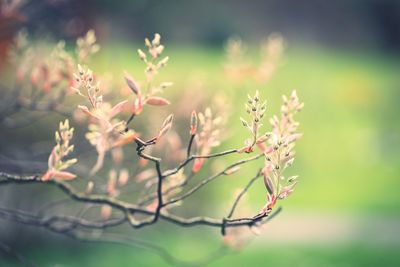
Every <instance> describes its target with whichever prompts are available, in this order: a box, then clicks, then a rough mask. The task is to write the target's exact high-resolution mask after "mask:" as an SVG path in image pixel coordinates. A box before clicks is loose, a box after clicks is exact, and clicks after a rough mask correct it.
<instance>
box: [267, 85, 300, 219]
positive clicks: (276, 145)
mask: <svg viewBox="0 0 400 267" xmlns="http://www.w3.org/2000/svg"><path fill="white" fill-rule="evenodd" d="M303 106H304V103H301V102H300V101H299V99H298V97H297V94H296V91H293V92H292V94H291V96H290V97H289V98H288V97H286V96H283V105H282V107H281V118H280V119H279V118H278V117H277V116H273V117H272V118H271V119H270V123H271V125H272V132H271V134H270V137H269V138H268V141H267V142H268V147H267V148H266V147H263V149H264V150H263V151H264V154H265V167H264V169H263V175H264V183H265V187H266V189H267V191H268V197H267V199H268V201H267V205H266V206H265V207H264V208H263V212H264V213H269V212H270V211H271V210H272V208H273V207H274V205H275V203H276V201H277V200H278V199H284V198H286V197H287V196H288V195H289V194H291V193H292V192H293V189H294V186H295V185H296V183H297V176H290V177H285V176H283V174H284V171H285V170H286V169H287V168H288V167H290V166H291V165H292V164H293V161H294V155H295V152H294V150H293V149H294V146H295V142H296V140H298V139H299V138H300V137H301V134H300V133H297V132H296V130H297V128H298V126H299V123H298V122H297V121H295V120H294V115H295V114H296V113H297V112H299V111H300V110H301V109H302V108H303Z"/></svg>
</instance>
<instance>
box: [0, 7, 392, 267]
mask: <svg viewBox="0 0 400 267" xmlns="http://www.w3.org/2000/svg"><path fill="white" fill-rule="evenodd" d="M39 3H40V4H39ZM35 5H37V6H35ZM22 12H24V9H22ZM25 12H26V14H28V21H27V22H26V23H25V25H24V26H25V27H27V28H28V29H29V31H30V32H31V33H32V34H33V35H34V36H43V35H45V36H54V37H55V38H59V37H61V38H65V39H67V40H68V39H69V38H73V37H74V36H77V35H81V34H82V33H83V32H85V31H86V30H87V29H88V28H92V27H94V28H95V29H96V31H97V32H98V33H99V38H100V41H101V44H102V51H101V53H100V54H99V55H97V56H95V58H94V61H93V62H92V66H91V67H92V68H93V69H94V70H95V71H97V72H99V73H112V74H113V75H114V76H115V77H121V74H122V72H123V70H128V71H129V72H130V73H132V74H134V75H136V76H137V77H143V65H142V64H141V62H140V61H138V59H137V56H136V49H137V48H142V46H143V45H142V43H141V42H139V41H140V40H141V39H142V38H143V37H144V36H152V34H153V33H154V32H160V33H161V34H162V36H163V41H164V42H163V43H164V44H165V45H166V47H167V48H166V51H165V54H166V55H169V57H170V62H169V65H168V67H167V68H166V69H165V70H163V72H162V73H161V74H160V80H169V81H172V82H174V86H173V87H172V88H170V89H168V90H169V91H168V92H167V93H166V95H167V96H168V97H170V98H172V99H179V97H180V96H182V95H183V94H184V93H183V92H184V91H185V90H198V91H196V92H195V94H199V95H204V96H205V98H208V99H210V102H211V101H212V98H213V96H214V95H216V94H223V95H224V96H225V98H226V105H227V107H226V109H227V110H228V113H229V120H228V122H227V124H226V125H227V126H226V128H227V141H226V142H224V143H223V145H222V147H220V148H218V149H217V150H219V149H223V148H231V147H238V146H241V145H242V143H243V140H244V136H245V135H246V132H245V129H243V127H241V125H240V122H239V119H238V118H239V116H244V115H245V112H244V108H242V107H243V103H244V101H245V100H246V95H247V94H248V93H250V94H252V93H253V92H254V91H255V90H259V91H260V93H261V96H262V97H263V98H266V99H267V100H268V103H269V109H268V115H273V114H275V113H278V111H279V106H280V104H281V95H282V94H290V92H291V91H292V90H293V89H296V90H297V92H298V95H299V97H300V99H301V100H302V101H304V102H305V108H304V110H303V111H302V112H301V113H300V114H299V116H298V119H299V121H300V122H301V126H300V131H301V132H303V133H304V137H303V138H302V139H301V140H300V141H299V142H298V146H297V149H296V151H297V158H296V161H295V164H294V166H293V168H292V170H291V172H292V173H293V174H299V175H300V183H299V185H298V187H297V188H296V190H295V192H294V194H293V195H292V196H291V197H290V198H288V199H287V200H285V201H284V202H282V204H283V208H284V209H283V212H282V213H281V214H280V215H279V216H278V217H277V218H276V219H274V220H273V221H272V222H271V223H270V224H268V225H267V226H266V227H265V229H264V231H263V233H262V235H261V236H260V237H257V238H256V239H255V240H254V241H253V242H251V244H250V245H249V246H247V247H245V248H244V249H243V251H240V252H235V253H231V254H229V255H227V256H225V257H224V258H222V259H219V260H217V261H215V262H212V263H210V265H209V266H247V265H252V266H318V267H320V266H400V256H399V255H398V251H399V249H400V194H399V193H398V188H399V187H400V179H399V178H400V167H399V166H400V120H399V118H398V116H399V114H400V105H399V104H398V102H399V99H400V88H399V84H400V75H399V74H400V57H399V54H398V53H399V51H400V50H399V49H400V41H399V40H400V15H399V14H400V5H399V2H398V1H394V0H393V1H389V0H386V1H378V0H376V1H373V0H370V1H361V0H353V1H329V2H327V1H318V0H312V1H306V0H304V1H296V3H294V1H288V0H287V1H254V2H253V1H232V2H231V1H218V3H214V1H171V2H166V1H144V0H142V1H119V2H111V1H106V0H102V1H98V2H96V1H38V2H37V4H34V5H32V4H30V5H28V6H27V7H26V10H25ZM30 14H32V19H31V20H29V15H30ZM272 32H280V33H281V34H282V35H283V36H284V38H285V39H286V40H287V47H286V49H285V52H284V55H283V59H282V62H281V64H280V66H279V68H278V69H277V70H276V72H275V73H274V75H273V76H272V78H271V79H270V80H268V82H266V83H256V82H254V81H251V80H249V81H246V82H242V83H234V82H232V81H228V80H226V79H225V77H224V73H223V63H224V62H225V54H224V53H225V52H224V49H223V45H224V42H225V41H226V39H227V38H228V37H229V36H232V35H237V36H240V37H242V38H243V40H244V41H246V42H248V51H249V60H253V61H257V60H258V56H259V54H258V47H257V45H258V43H259V41H260V40H262V39H263V38H264V37H266V36H268V35H269V34H270V33H272ZM164 37H165V38H164ZM196 81H200V82H201V83H202V86H194V85H193V84H192V83H194V82H196ZM178 103H179V105H182V103H181V102H178ZM186 104H187V105H189V106H190V103H186ZM174 110H179V106H174V104H173V105H172V106H171V111H174ZM188 116H189V114H188ZM266 124H267V123H266ZM257 166H258V165H256V164H253V165H250V166H248V167H247V168H246V169H245V170H243V171H242V172H241V173H240V175H235V176H234V177H224V178H222V179H221V180H220V181H217V182H215V184H213V185H212V186H210V188H208V189H206V190H205V191H204V192H201V194H199V198H196V199H195V200H196V201H199V202H200V204H199V206H201V207H202V209H203V210H204V209H207V204H206V203H202V202H205V201H206V199H207V201H210V200H212V201H214V202H216V203H219V202H221V203H225V202H224V201H226V199H229V198H230V196H231V194H232V188H234V187H237V186H240V185H244V184H245V183H246V180H247V179H249V178H250V177H251V176H252V175H253V173H254V169H255V168H257ZM227 183H228V185H227ZM258 185H259V186H258V187H255V189H254V190H252V191H251V192H250V196H249V199H250V203H252V205H254V210H257V209H259V207H260V205H261V203H262V201H263V197H264V194H265V193H264V191H265V189H264V188H263V186H262V184H261V183H260V184H258ZM227 203H228V202H227ZM193 204H194V205H195V204H196V203H195V202H194V203H193ZM227 207H228V206H225V209H227ZM223 208H224V207H222V208H221V209H223ZM40 233H41V235H43V234H44V233H45V232H40ZM126 233H127V235H134V236H135V235H136V233H132V232H129V231H127V232H126ZM218 234H219V232H218V230H210V229H205V228H196V229H179V228H176V227H173V226H170V225H168V224H167V225H163V226H161V227H156V228H151V229H146V230H145V231H144V232H143V233H141V234H140V235H141V236H142V237H143V236H146V238H148V239H150V240H154V241H156V242H157V243H159V244H160V245H163V246H165V247H167V248H168V250H170V251H172V252H173V254H174V255H176V256H177V257H179V258H182V259H185V260H191V259H196V258H199V257H201V256H202V255H206V254H207V252H208V251H211V250H212V249H213V247H214V248H215V247H218V244H219V243H220V240H219V236H218ZM16 238H18V237H16ZM34 243H35V242H34ZM16 244H17V246H18V247H21V248H26V253H25V251H24V254H25V255H27V256H29V257H30V258H31V259H32V261H34V262H36V263H37V264H38V265H39V266H65V267H67V266H68V267H69V266H71V267H72V266H98V267H102V266H104V267H108V266H168V264H167V263H165V262H164V261H163V260H162V259H160V258H159V257H157V256H154V255H153V254H152V253H149V252H148V251H146V250H141V249H140V248H131V247H123V246H118V245H101V244H79V245H77V243H74V242H71V241H68V240H63V242H60V241H59V238H57V237H54V238H53V239H50V240H47V239H45V238H39V239H38V241H37V244H36V245H30V246H28V247H24V246H23V244H18V241H16ZM2 261H4V264H3V265H1V266H19V265H18V263H13V260H12V259H9V258H3V259H1V258H0V264H1V262H2Z"/></svg>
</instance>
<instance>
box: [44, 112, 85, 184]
mask: <svg viewBox="0 0 400 267" xmlns="http://www.w3.org/2000/svg"><path fill="white" fill-rule="evenodd" d="M73 135H74V128H70V127H69V121H68V120H65V121H64V123H63V122H60V126H59V130H58V131H56V132H55V140H56V143H57V144H56V146H55V147H54V148H53V150H52V151H51V153H50V156H49V159H48V169H47V172H46V173H45V174H44V175H43V176H42V180H43V181H48V180H50V179H61V180H72V179H74V178H76V175H75V174H73V173H71V172H68V171H65V169H67V168H69V167H70V166H71V165H73V164H75V163H76V162H77V159H76V158H72V159H69V160H64V158H65V157H66V156H68V155H69V154H70V153H71V152H72V151H73V150H74V145H70V140H71V139H72V137H73Z"/></svg>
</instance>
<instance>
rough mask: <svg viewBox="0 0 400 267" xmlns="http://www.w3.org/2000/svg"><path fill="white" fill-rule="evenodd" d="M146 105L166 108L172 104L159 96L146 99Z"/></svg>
mask: <svg viewBox="0 0 400 267" xmlns="http://www.w3.org/2000/svg"><path fill="white" fill-rule="evenodd" d="M146 104H149V105H153V106H166V105H169V104H170V102H169V101H168V100H167V99H165V98H162V97H158V96H151V97H149V98H147V99H146Z"/></svg>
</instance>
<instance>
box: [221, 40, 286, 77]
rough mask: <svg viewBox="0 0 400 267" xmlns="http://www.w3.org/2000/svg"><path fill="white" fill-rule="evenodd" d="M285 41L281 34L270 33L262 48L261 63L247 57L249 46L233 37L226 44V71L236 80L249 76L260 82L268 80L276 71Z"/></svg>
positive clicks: (228, 75)
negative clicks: (251, 60)
mask: <svg viewBox="0 0 400 267" xmlns="http://www.w3.org/2000/svg"><path fill="white" fill-rule="evenodd" d="M284 47H285V41H284V39H283V38H282V36H280V35H279V34H272V35H270V36H269V37H268V38H267V39H266V40H265V41H264V42H263V43H262V44H261V48H260V58H261V61H260V62H259V63H253V62H249V61H248V60H247V58H248V57H246V52H247V47H246V45H245V44H244V43H243V41H242V40H241V39H239V38H231V39H229V40H228V42H227V45H226V57H227V63H226V64H225V73H226V75H227V77H228V78H230V79H232V80H234V81H242V80H245V79H247V78H251V79H254V80H255V81H258V82H266V81H268V80H269V79H270V78H271V76H272V74H273V73H274V72H275V70H276V68H277V67H278V65H279V62H280V60H281V57H282V52H283V50H284Z"/></svg>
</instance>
